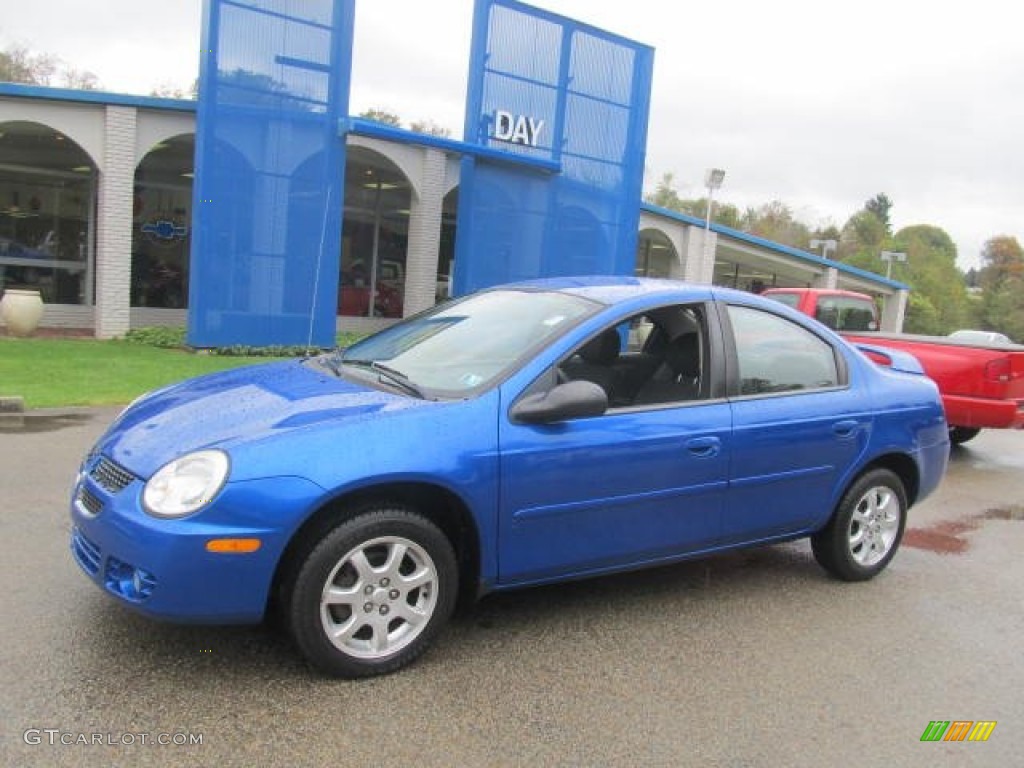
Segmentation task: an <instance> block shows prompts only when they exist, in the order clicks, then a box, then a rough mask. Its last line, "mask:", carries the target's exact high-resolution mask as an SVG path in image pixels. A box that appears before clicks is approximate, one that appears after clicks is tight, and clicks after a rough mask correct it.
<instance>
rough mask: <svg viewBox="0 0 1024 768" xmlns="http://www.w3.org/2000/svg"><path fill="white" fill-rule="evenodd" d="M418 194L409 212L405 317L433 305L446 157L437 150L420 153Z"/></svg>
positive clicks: (425, 150)
mask: <svg viewBox="0 0 1024 768" xmlns="http://www.w3.org/2000/svg"><path fill="white" fill-rule="evenodd" d="M422 155H423V165H422V171H421V176H420V184H419V185H418V186H419V190H420V193H419V195H417V196H416V197H415V198H414V199H413V201H412V207H411V208H410V211H409V246H408V252H407V254H408V255H407V258H406V267H405V304H404V308H403V312H404V314H405V316H406V317H408V316H410V315H415V314H416V313H417V312H420V311H422V310H424V309H427V308H428V307H431V306H433V305H434V296H435V292H436V287H437V255H438V248H439V246H440V244H441V208H442V204H443V203H444V188H445V169H446V162H445V161H446V156H445V153H444V152H441V151H439V150H437V149H424V150H422Z"/></svg>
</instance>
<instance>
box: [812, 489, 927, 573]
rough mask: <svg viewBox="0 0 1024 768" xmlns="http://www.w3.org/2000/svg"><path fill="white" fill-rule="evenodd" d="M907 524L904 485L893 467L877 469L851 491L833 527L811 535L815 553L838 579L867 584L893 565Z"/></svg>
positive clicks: (834, 515)
mask: <svg viewBox="0 0 1024 768" xmlns="http://www.w3.org/2000/svg"><path fill="white" fill-rule="evenodd" d="M906 523H907V492H906V490H905V489H904V487H903V482H902V481H901V480H900V479H899V477H898V476H897V475H896V474H895V473H894V472H891V471H890V470H888V469H873V470H871V471H869V472H865V473H864V474H863V475H861V476H860V477H859V478H857V480H856V481H855V482H854V483H853V484H852V485H851V486H850V487H849V488H848V489H847V490H846V493H845V494H843V498H842V500H841V501H840V502H839V506H837V507H836V511H835V513H834V514H833V515H832V519H831V520H829V522H828V525H826V526H825V527H824V528H823V529H822V530H820V531H818V532H817V533H816V534H814V535H813V536H811V549H812V551H813V552H814V558H815V560H817V561H818V564H819V565H821V567H822V568H824V569H825V570H826V571H828V572H829V573H830V574H832V575H833V576H835V577H836V578H839V579H842V580H843V581H866V580H868V579H871V578H873V577H875V576H877V575H878V574H879V573H881V572H882V571H883V570H884V569H885V567H886V566H887V565H889V561H891V560H892V558H893V557H894V556H895V554H896V550H897V549H898V548H899V545H900V541H901V540H902V539H903V530H904V528H905V526H906Z"/></svg>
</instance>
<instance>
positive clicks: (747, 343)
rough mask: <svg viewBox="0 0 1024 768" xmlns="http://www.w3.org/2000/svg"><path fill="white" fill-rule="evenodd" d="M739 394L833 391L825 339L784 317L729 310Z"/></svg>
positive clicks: (835, 379) (833, 371) (832, 360)
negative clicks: (825, 389) (734, 346)
mask: <svg viewBox="0 0 1024 768" xmlns="http://www.w3.org/2000/svg"><path fill="white" fill-rule="evenodd" d="M729 321H730V322H731V324H732V329H733V335H734V337H735V340H736V357H737V360H738V362H739V380H740V394H741V395H758V394H765V393H774V392H795V391H803V390H812V389H824V388H827V387H835V386H837V385H838V384H839V369H838V366H837V365H836V357H835V351H834V350H833V349H832V346H831V345H830V344H829V343H828V342H826V341H825V340H823V339H821V338H819V337H817V336H815V335H814V334H813V333H811V332H810V331H808V330H806V329H805V328H802V327H801V326H799V325H797V324H796V323H793V322H791V321H789V320H787V319H785V318H782V317H778V316H777V315H773V314H772V313H770V312H764V311H762V310H758V309H752V308H750V307H739V306H732V305H730V306H729Z"/></svg>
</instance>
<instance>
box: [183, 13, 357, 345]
mask: <svg viewBox="0 0 1024 768" xmlns="http://www.w3.org/2000/svg"><path fill="white" fill-rule="evenodd" d="M203 11H204V13H203V42H202V46H203V47H202V50H203V57H202V63H201V67H200V82H199V106H198V115H197V126H196V165H195V169H196V170H195V184H194V199H193V221H194V222H195V232H194V237H193V240H192V254H191V270H190V281H189V315H188V342H189V344H191V345H193V346H197V347H214V346H226V345H232V344H251V345H257V344H258V345H266V344H297V345H298V344H307V343H312V344H314V345H318V346H330V345H333V343H334V337H335V316H336V308H337V297H338V264H339V254H340V247H341V216H342V211H343V209H344V200H343V196H344V172H345V143H344V137H343V136H339V132H338V126H339V121H341V120H342V119H343V118H346V117H347V116H348V99H349V85H350V79H351V72H350V71H351V59H352V34H353V21H354V14H355V0H246V1H244V2H243V1H242V0H206V1H205V3H204V9H203Z"/></svg>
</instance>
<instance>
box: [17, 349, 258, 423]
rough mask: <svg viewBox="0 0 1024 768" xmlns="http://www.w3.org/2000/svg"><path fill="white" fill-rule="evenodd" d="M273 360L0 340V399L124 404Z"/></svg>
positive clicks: (34, 404)
mask: <svg viewBox="0 0 1024 768" xmlns="http://www.w3.org/2000/svg"><path fill="white" fill-rule="evenodd" d="M272 359H274V358H267V357H226V356H215V355H197V354H193V353H190V352H186V351H184V350H180V349H158V348H156V347H150V346H145V345H142V344H132V343H130V342H126V341H97V340H94V339H16V338H4V337H0V395H20V396H22V397H24V398H25V407H26V408H50V407H55V406H64V405H111V404H119V403H129V402H131V401H132V400H134V399H135V398H136V397H138V396H139V395H141V394H142V393H143V392H147V391H149V390H151V389H155V388H157V387H162V386H164V385H165V384H170V383H172V382H175V381H180V380H182V379H187V378H189V377H191V376H199V375H201V374H204V373H210V372H212V371H221V370H225V369H228V368H238V367H239V366H243V365H253V364H255V363H266V362H269V361H270V360H272Z"/></svg>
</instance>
